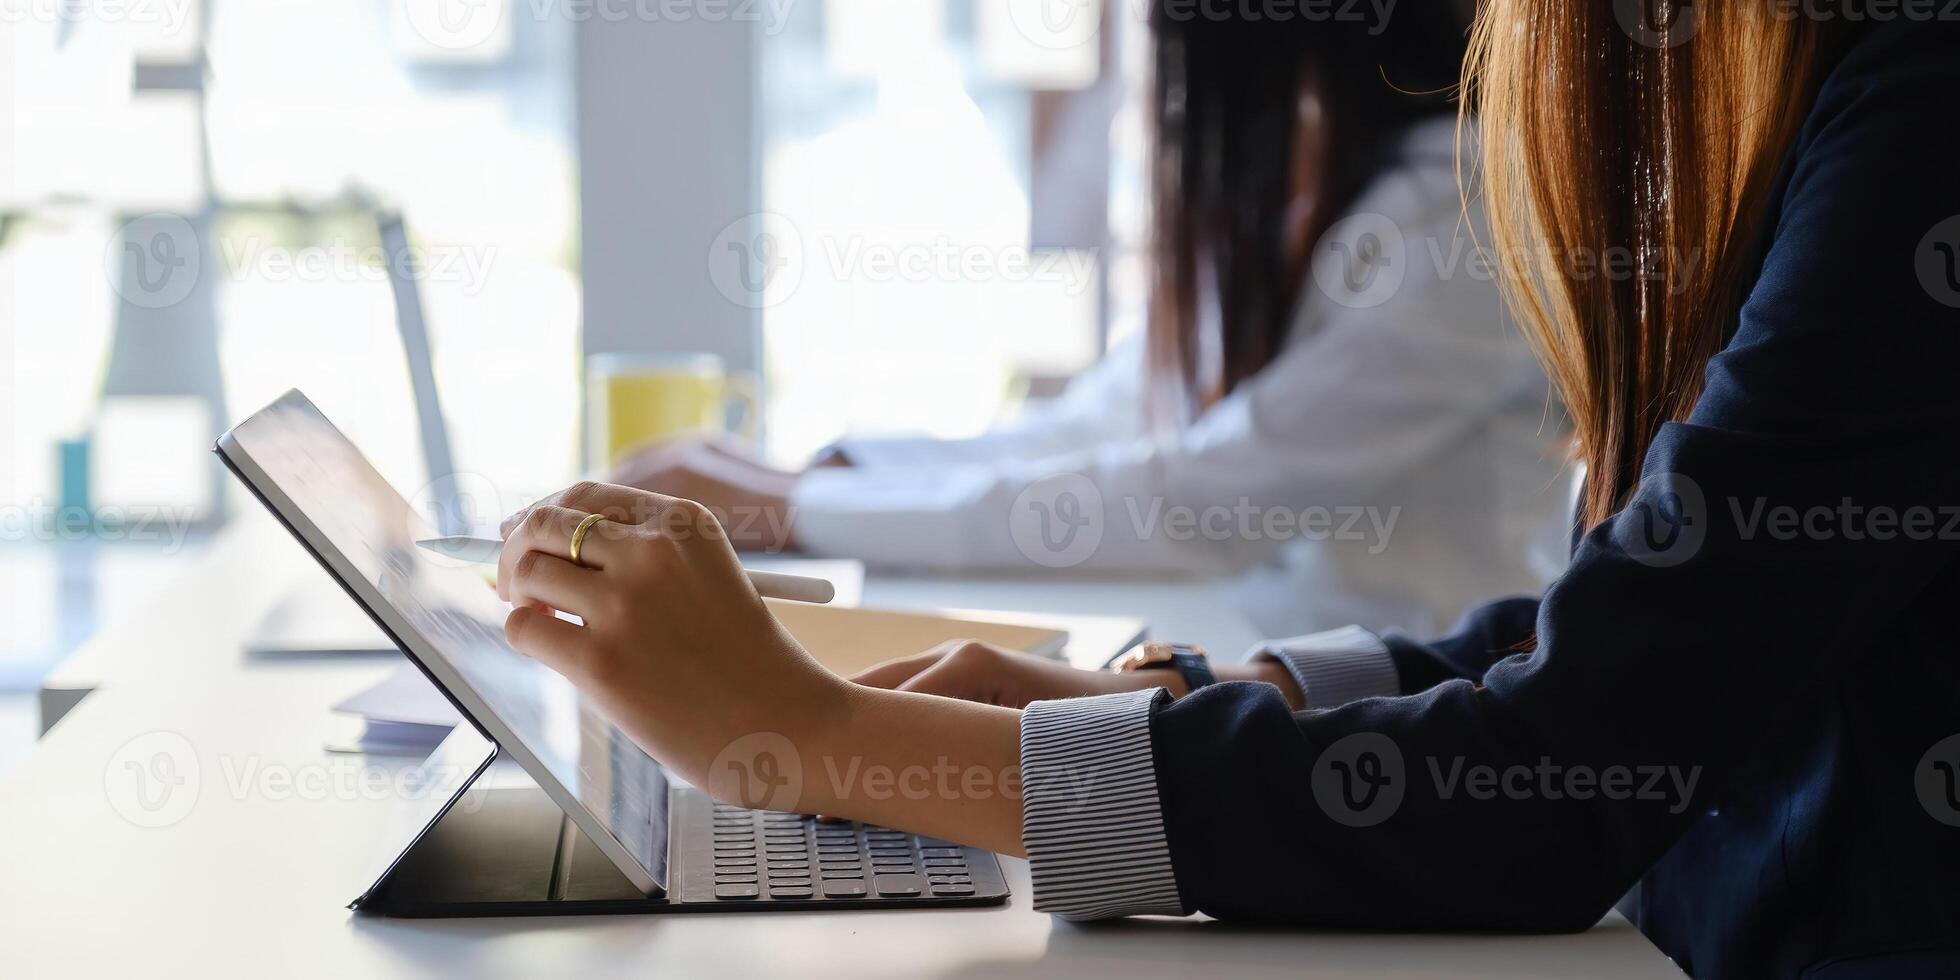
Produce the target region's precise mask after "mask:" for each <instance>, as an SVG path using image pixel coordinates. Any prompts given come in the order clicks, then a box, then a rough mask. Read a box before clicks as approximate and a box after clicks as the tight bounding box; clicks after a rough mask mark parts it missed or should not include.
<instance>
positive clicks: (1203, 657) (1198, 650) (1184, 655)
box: [1110, 643, 1218, 693]
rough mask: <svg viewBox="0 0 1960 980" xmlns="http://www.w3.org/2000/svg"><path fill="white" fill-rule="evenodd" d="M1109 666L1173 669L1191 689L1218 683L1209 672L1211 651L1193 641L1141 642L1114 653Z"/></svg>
mask: <svg viewBox="0 0 1960 980" xmlns="http://www.w3.org/2000/svg"><path fill="white" fill-rule="evenodd" d="M1110 669H1111V670H1113V671H1116V672H1117V673H1119V674H1125V673H1129V672H1130V671H1133V670H1175V671H1177V672H1178V674H1179V676H1181V677H1183V678H1184V685H1185V686H1186V687H1188V688H1190V689H1191V690H1192V691H1195V690H1197V689H1198V688H1201V687H1207V686H1209V685H1212V684H1216V683H1218V675H1216V674H1213V673H1212V672H1211V655H1210V654H1208V653H1206V652H1205V648H1204V647H1201V646H1198V645H1197V644H1195V643H1145V644H1143V645H1142V646H1139V647H1136V648H1134V649H1132V650H1130V651H1129V652H1128V653H1125V654H1123V655H1121V656H1119V657H1117V658H1116V661H1115V663H1113V664H1111V665H1110ZM1187 693H1188V692H1187Z"/></svg>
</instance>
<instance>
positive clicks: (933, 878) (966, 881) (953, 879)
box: [926, 875, 973, 885]
mask: <svg viewBox="0 0 1960 980" xmlns="http://www.w3.org/2000/svg"><path fill="white" fill-rule="evenodd" d="M926 881H927V882H929V883H931V884H934V885H971V884H973V879H972V878H969V877H967V876H966V875H928V876H927V877H926Z"/></svg>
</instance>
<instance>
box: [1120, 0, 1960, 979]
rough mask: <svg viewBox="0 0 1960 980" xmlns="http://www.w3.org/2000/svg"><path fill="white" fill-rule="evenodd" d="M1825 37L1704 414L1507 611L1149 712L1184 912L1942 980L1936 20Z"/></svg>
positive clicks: (1952, 559)
mask: <svg viewBox="0 0 1960 980" xmlns="http://www.w3.org/2000/svg"><path fill="white" fill-rule="evenodd" d="M1903 6H1906V7H1910V6H1911V5H1903ZM1937 6H1938V5H1935V8H1934V9H1935V10H1937ZM1793 9H1794V8H1793ZM1806 9H1808V8H1806ZM1831 9H1832V10H1837V9H1838V8H1836V7H1832V8H1831ZM1861 34H1862V36H1861V37H1860V38H1859V39H1858V40H1857V41H1856V42H1855V43H1854V44H1853V45H1852V46H1851V47H1850V48H1849V49H1847V50H1845V51H1844V52H1843V53H1842V54H1841V56H1840V57H1839V58H1838V60H1837V61H1836V62H1835V64H1834V65H1833V67H1832V68H1831V69H1830V71H1829V74H1828V75H1827V77H1826V79H1825V81H1824V82H1823V85H1822V88H1821V91H1820V94H1819V98H1818V100H1817V102H1816V104H1815V107H1814V109H1813V110H1812V111H1811V112H1810V114H1809V116H1808V118H1807V120H1806V122H1805V123H1804V125H1803V128H1802V130H1801V133H1800V135H1799V137H1798V139H1797V141H1796V143H1795V145H1794V146H1793V148H1792V149H1791V151H1790V153H1789V155H1788V157H1787V158H1786V160H1785V162H1784V165H1783V168H1782V177H1781V189H1780V190H1779V191H1778V192H1777V193H1776V194H1775V195H1774V197H1775V205H1774V206H1775V208H1776V213H1775V214H1774V215H1773V216H1772V217H1773V221H1772V222H1771V224H1770V225H1769V233H1768V238H1767V240H1766V242H1765V244H1764V246H1763V248H1762V250H1761V253H1760V270H1759V273H1758V275H1757V277H1756V278H1755V280H1754V282H1753V285H1752V287H1751V288H1750V291H1749V292H1748V294H1747V299H1746V302H1745V303H1744V305H1743V306H1742V308H1741V311H1740V316H1739V319H1738V322H1737V323H1736V324H1735V325H1734V327H1733V336H1732V338H1731V339H1730V340H1729V342H1728V343H1727V345H1726V346H1725V348H1724V349H1723V350H1722V351H1721V352H1720V354H1719V355H1718V356H1716V357H1715V358H1714V360H1713V361H1712V362H1711V363H1710V364H1709V366H1708V369H1707V386H1706V392H1705V394H1704V395H1703V396H1702V397H1701V399H1700V401H1699V403H1698V404H1697V405H1696V407H1695V409H1694V412H1693V415H1692V417H1691V418H1690V419H1689V420H1688V421H1687V422H1685V423H1680V424H1670V425H1668V426H1666V427H1665V429H1664V430H1663V431H1662V432H1661V433H1660V435H1659V437H1658V439H1656V440H1655V442H1654V445H1653V447H1652V450H1651V451H1650V452H1649V453H1648V454H1647V457H1646V460H1645V466H1644V469H1643V471H1642V472H1643V479H1642V482H1641V484H1640V487H1639V489H1638V491H1637V492H1636V493H1635V495H1634V497H1633V499H1632V502H1631V504H1630V505H1629V506H1628V507H1627V509H1626V510H1625V511H1623V512H1622V513H1620V514H1619V515H1618V516H1617V517H1616V518H1614V519H1613V520H1611V521H1608V522H1606V523H1605V524H1604V525H1602V526H1600V527H1598V528H1596V529H1593V530H1592V531H1590V533H1586V534H1584V535H1583V536H1582V537H1580V538H1579V540H1578V541H1577V545H1576V548H1575V550H1574V553H1573V561H1572V565H1571V568H1570V570H1569V571H1568V572H1567V573H1566V574H1565V575H1564V576H1563V577H1562V578H1561V579H1560V580H1559V581H1558V582H1556V583H1555V584H1554V585H1553V586H1552V587H1551V588H1550V590H1548V591H1547V593H1546V594H1545V596H1544V598H1543V600H1542V601H1539V600H1516V601H1508V602H1500V603H1497V604H1494V605H1490V606H1486V607H1483V608H1481V609H1478V610H1475V611H1473V612H1472V613H1470V614H1469V615H1468V616H1467V617H1466V619H1465V620H1464V622H1463V623H1462V624H1461V626H1460V628H1459V629H1458V631H1457V632H1456V633H1455V634H1454V635H1452V636H1449V637H1447V638H1444V639H1441V640H1438V641H1435V642H1433V643H1428V644H1419V643H1415V642H1412V641H1409V640H1407V639H1404V638H1400V637H1391V638H1390V647H1391V652H1392V654H1393V656H1394V659H1395V662H1396V665H1397V668H1398V670H1399V672H1400V681H1401V685H1402V689H1403V692H1404V696H1402V697H1398V698H1377V699H1371V700H1364V701H1359V702H1356V703H1353V704H1350V705H1347V706H1344V707H1339V708H1336V709H1333V710H1326V711H1306V712H1301V713H1299V714H1297V715H1296V714H1292V713H1289V712H1288V710H1287V706H1286V704H1285V703H1284V702H1283V701H1282V700H1281V699H1280V697H1279V695H1278V694H1277V693H1276V692H1275V691H1274V690H1273V689H1272V688H1271V687H1268V686H1265V685H1255V684H1225V685H1219V686H1217V687H1214V688H1209V689H1206V690H1203V691H1200V692H1199V693H1197V694H1196V695H1194V696H1192V697H1188V698H1185V699H1182V700H1180V701H1178V702H1176V703H1174V704H1171V705H1169V706H1167V707H1165V708H1163V709H1162V710H1160V711H1159V712H1158V713H1157V714H1156V716H1155V718H1154V720H1153V721H1152V723H1151V724H1152V729H1151V734H1152V742H1153V744H1154V747H1155V752H1156V765H1157V769H1158V776H1159V787H1160V788H1159V794H1160V797H1161V802H1162V804H1163V809H1164V816H1165V825H1166V831H1167V834H1168V837H1169V840H1170V846H1171V853H1172V858H1173V862H1174V867H1175V871H1176V877H1177V885H1178V889H1179V891H1180V893H1181V894H1182V896H1183V900H1184V902H1185V904H1186V905H1187V906H1189V907H1190V908H1192V909H1196V910H1201V911H1204V912H1207V913H1210V914H1212V915H1215V916H1218V917H1221V918H1228V919H1237V920H1256V921H1268V922H1286V923H1315V924H1325V925H1331V926H1339V927H1351V928H1364V929H1392V930H1460V929H1472V930H1517V931H1548V930H1577V929H1584V928H1587V927H1589V926H1591V925H1593V924H1594V923H1595V922H1597V921H1598V920H1599V918H1600V917H1601V916H1602V915H1603V914H1604V913H1605V912H1606V911H1607V910H1608V909H1609V908H1611V907H1613V906H1614V904H1615V903H1616V902H1620V901H1621V900H1622V899H1623V898H1624V900H1625V904H1624V907H1625V908H1626V909H1627V910H1628V912H1629V914H1630V915H1631V917H1632V918H1633V920H1634V921H1635V922H1636V923H1637V924H1638V925H1639V926H1640V928H1641V929H1642V930H1643V931H1644V932H1645V933H1646V934H1647V935H1648V936H1649V937H1650V938H1651V939H1652V940H1653V941H1654V942H1655V943H1656V944H1657V945H1658V946H1659V947H1660V948H1661V950H1663V951H1664V952H1666V953H1667V954H1668V955H1669V956H1671V957H1673V958H1674V960H1675V961H1676V962H1677V963H1678V964H1680V966H1681V967H1682V968H1684V969H1685V970H1687V971H1688V972H1689V973H1691V974H1692V975H1695V976H1707V977H1754V976H1791V975H1797V974H1802V973H1805V972H1806V971H1814V973H1813V974H1812V975H1816V976H1829V977H1836V976H1864V975H1868V974H1887V975H1910V976H1933V975H1954V974H1960V826H1956V825H1954V824H1960V785H1955V783H1954V780H1955V779H1956V778H1960V774H1956V771H1955V767H1957V766H1960V739H1956V740H1955V741H1954V742H1950V743H1946V744H1945V747H1944V748H1942V747H1941V745H1942V743H1943V741H1944V740H1946V739H1948V738H1949V737H1951V736H1955V735H1956V734H1960V637H1956V629H1955V627H1956V625H1960V561H1956V557H1960V516H1956V515H1960V25H1956V24H1954V23H1951V22H1946V23H1927V22H1923V19H1922V20H1915V19H1913V18H1911V17H1909V16H1908V15H1907V14H1905V13H1899V14H1898V15H1897V16H1896V17H1895V18H1894V19H1893V20H1891V21H1890V22H1885V23H1880V24H1874V25H1871V26H1870V27H1869V28H1868V29H1865V30H1863V31H1861ZM1942 222H1945V224H1942ZM1534 636H1535V638H1536V646H1535V648H1532V649H1531V650H1530V652H1518V651H1519V650H1520V649H1521V647H1520V643H1521V642H1522V641H1526V640H1527V639H1529V638H1531V637H1534ZM1357 733H1376V734H1377V735H1379V736H1381V738H1380V739H1372V738H1364V739H1359V740H1357V739H1353V738H1349V736H1354V735H1356V734H1357ZM1344 739H1345V740H1346V741H1343V740H1344ZM1383 739H1385V740H1386V744H1387V745H1388V746H1390V748H1388V749H1384V748H1383V747H1382V746H1383V744H1384V743H1383V741H1382V740H1383ZM1337 756H1338V757H1337ZM1486 770H1487V771H1489V772H1490V773H1492V774H1493V775H1494V776H1496V777H1497V778H1498V780H1499V783H1498V784H1497V785H1495V786H1493V785H1491V784H1490V783H1489V781H1488V780H1486V781H1485V783H1484V784H1482V785H1481V789H1482V791H1481V792H1478V793H1476V794H1474V795H1473V794H1472V792H1471V784H1470V783H1468V782H1466V781H1465V780H1466V778H1470V777H1472V776H1473V774H1475V773H1477V772H1480V771H1486ZM1621 770H1624V772H1625V773H1626V774H1627V776H1626V778H1625V779H1624V780H1622V779H1620V778H1619V777H1618V776H1617V775H1616V774H1617V773H1619V772H1620V771H1621ZM1507 773H1509V774H1512V775H1511V776H1509V777H1507V776H1506V774H1507ZM1546 773H1549V774H1550V775H1543V774H1546ZM1574 773H1589V774H1590V777H1589V778H1588V777H1585V776H1578V777H1575V776H1573V775H1572V774H1574ZM1667 774H1676V776H1682V777H1684V776H1686V775H1688V774H1692V775H1693V776H1694V779H1693V780H1692V781H1691V787H1690V788H1689V789H1687V790H1686V791H1685V792H1684V791H1683V789H1682V784H1683V783H1688V782H1689V781H1688V780H1685V779H1676V778H1673V777H1670V776H1668V775H1667ZM1650 775H1654V776H1655V778H1654V779H1653V780H1652V781H1650V779H1649V776H1650ZM1507 778H1508V780H1509V781H1508V782H1504V780H1505V779H1507ZM1607 780H1611V781H1612V783H1613V790H1614V792H1613V794H1611V795H1612V796H1613V797H1614V798H1612V799H1607V798H1604V797H1605V796H1606V795H1608V794H1606V793H1605V792H1604V791H1603V790H1602V787H1603V786H1604V785H1605V781H1607ZM1588 786H1590V787H1591V791H1590V792H1576V791H1584V790H1585V789H1586V788H1587V787H1588ZM1382 793H1386V794H1387V795H1386V796H1384V795H1381V794H1382ZM1336 794H1347V795H1336ZM1370 794H1373V795H1372V796H1371V795H1370ZM1330 800H1332V801H1334V802H1330ZM1381 801H1387V802H1388V803H1392V804H1393V805H1392V806H1387V805H1386V804H1382V802H1381ZM1363 803H1366V804H1369V805H1370V806H1377V805H1380V808H1379V809H1378V810H1377V811H1376V812H1374V813H1373V814H1371V815H1367V816H1366V818H1365V819H1357V818H1356V814H1361V813H1364V811H1362V810H1353V811H1350V810H1346V809H1343V808H1345V807H1349V806H1356V805H1359V804H1363ZM1384 810H1385V811H1386V812H1385V813H1384V812H1383V811H1384ZM1377 818H1378V819H1377Z"/></svg>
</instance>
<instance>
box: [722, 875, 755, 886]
mask: <svg viewBox="0 0 1960 980" xmlns="http://www.w3.org/2000/svg"><path fill="white" fill-rule="evenodd" d="M756 881H757V878H756V876H755V875H715V884H717V885H753V884H755V883H756Z"/></svg>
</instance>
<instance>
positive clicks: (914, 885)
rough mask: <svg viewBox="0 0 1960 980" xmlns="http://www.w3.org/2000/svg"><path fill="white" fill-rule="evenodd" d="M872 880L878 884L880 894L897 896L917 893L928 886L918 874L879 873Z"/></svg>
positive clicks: (901, 896)
mask: <svg viewBox="0 0 1960 980" xmlns="http://www.w3.org/2000/svg"><path fill="white" fill-rule="evenodd" d="M871 880H872V881H873V882H874V883H875V884H876V885H877V886H878V894H880V895H891V896H893V897H897V898H903V897H905V896H908V895H917V894H919V893H920V892H921V891H924V890H925V886H926V883H925V881H924V879H922V878H920V877H919V876H918V875H879V876H877V877H875V878H873V879H871Z"/></svg>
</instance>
